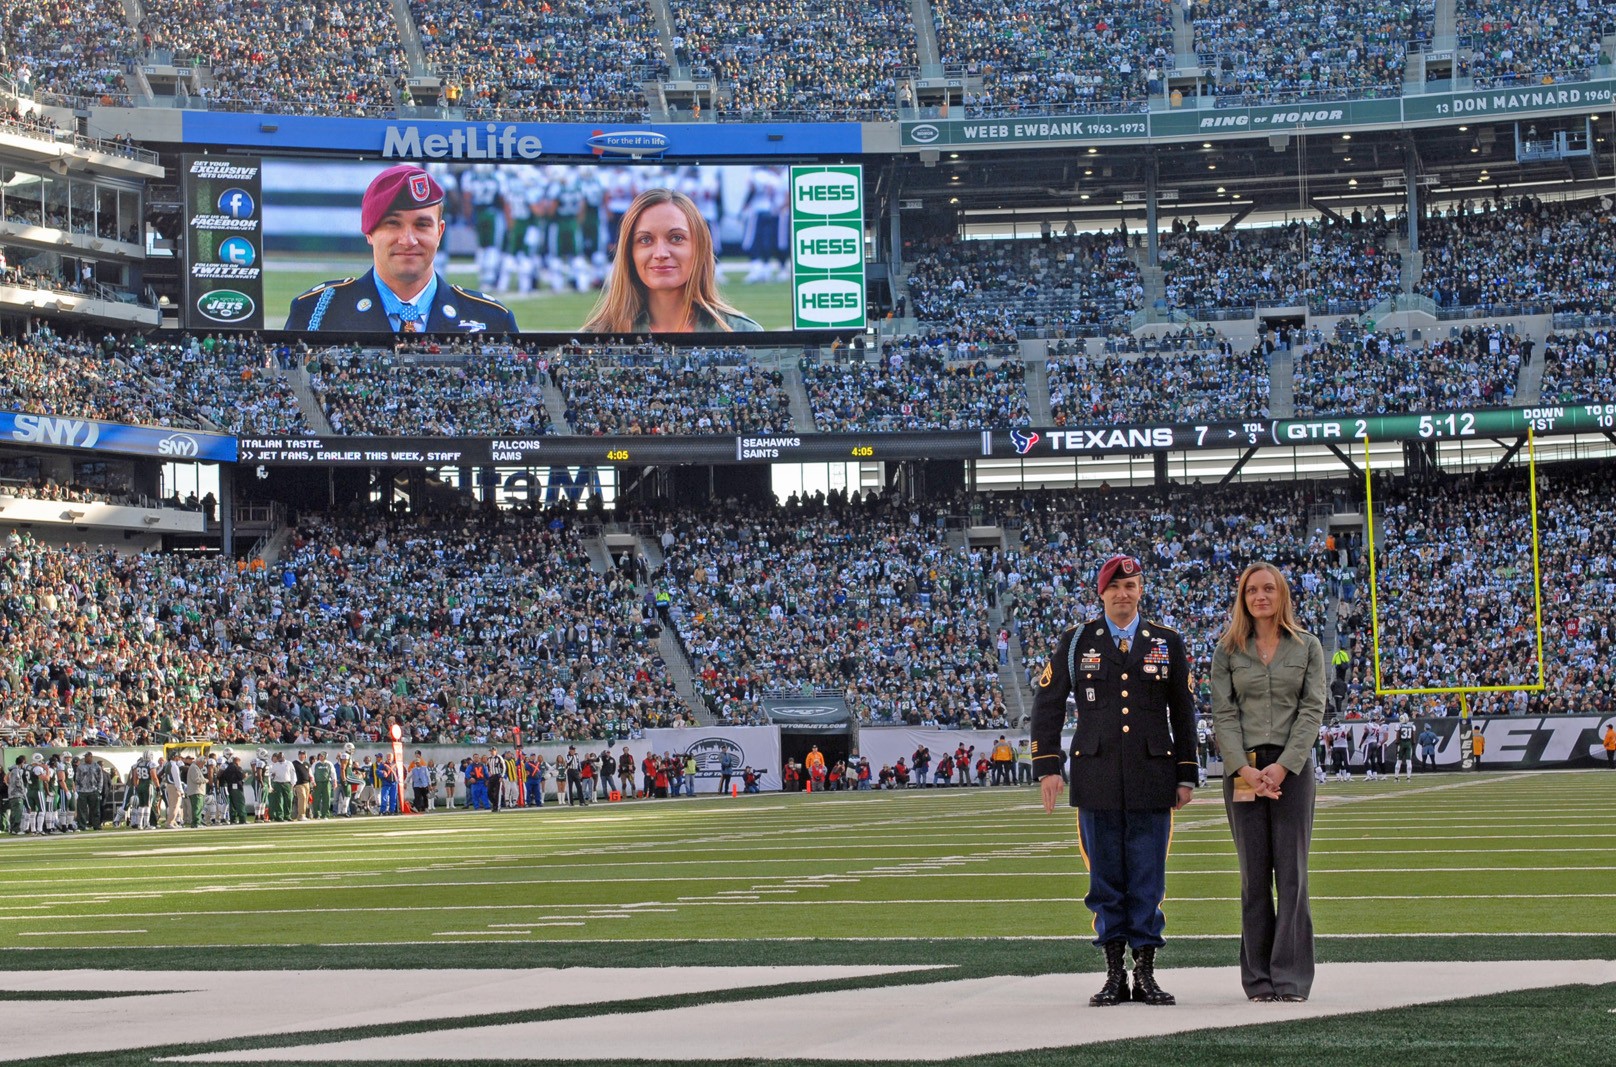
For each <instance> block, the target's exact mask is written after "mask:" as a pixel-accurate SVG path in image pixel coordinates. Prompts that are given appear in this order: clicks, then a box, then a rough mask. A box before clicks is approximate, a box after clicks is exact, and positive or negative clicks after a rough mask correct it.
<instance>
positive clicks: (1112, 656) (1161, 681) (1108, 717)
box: [1032, 617, 1200, 811]
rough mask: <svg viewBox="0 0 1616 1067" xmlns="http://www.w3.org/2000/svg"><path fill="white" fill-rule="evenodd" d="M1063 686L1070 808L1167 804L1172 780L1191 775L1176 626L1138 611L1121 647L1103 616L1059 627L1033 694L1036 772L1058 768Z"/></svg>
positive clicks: (1183, 667)
mask: <svg viewBox="0 0 1616 1067" xmlns="http://www.w3.org/2000/svg"><path fill="white" fill-rule="evenodd" d="M1068 693H1070V694H1071V695H1072V696H1073V697H1075V698H1076V701H1077V727H1076V729H1075V730H1074V731H1073V734H1072V744H1071V751H1070V753H1069V754H1067V757H1066V758H1067V759H1068V769H1069V771H1070V777H1071V802H1072V806H1073V807H1076V808H1090V809H1093V810H1096V811H1151V810H1160V809H1166V808H1171V807H1173V806H1174V804H1176V803H1177V799H1178V797H1177V793H1178V787H1179V786H1180V785H1188V786H1194V785H1195V784H1196V782H1197V781H1198V780H1199V774H1200V769H1199V766H1198V764H1197V763H1196V759H1195V711H1194V703H1193V701H1192V699H1191V697H1190V664H1189V656H1188V654H1187V653H1186V651H1185V648H1184V638H1183V637H1182V636H1181V635H1180V634H1179V633H1178V631H1177V630H1174V629H1172V628H1170V627H1167V626H1163V625H1161V624H1160V623H1156V622H1151V621H1150V620H1148V619H1143V618H1141V619H1140V620H1139V626H1138V629H1137V631H1136V633H1135V636H1134V640H1133V642H1132V644H1131V646H1130V647H1129V649H1128V653H1127V655H1123V653H1122V651H1121V650H1120V649H1118V648H1117V644H1116V642H1115V641H1114V640H1112V638H1111V632H1110V629H1109V628H1108V627H1107V626H1106V623H1105V619H1104V618H1103V617H1102V618H1099V619H1094V620H1091V621H1089V622H1087V623H1084V624H1083V625H1082V626H1074V627H1072V628H1071V629H1069V630H1067V631H1066V632H1065V633H1063V634H1061V636H1060V640H1059V641H1057V642H1056V645H1055V652H1054V654H1053V656H1052V657H1051V658H1050V661H1049V663H1048V665H1047V666H1045V667H1044V673H1043V674H1042V675H1041V676H1040V677H1039V679H1038V686H1037V691H1036V694H1035V697H1034V700H1033V712H1032V758H1033V774H1034V775H1035V776H1036V777H1038V778H1043V777H1045V776H1047V775H1051V774H1059V773H1060V769H1061V765H1060V759H1061V757H1062V751H1061V740H1060V737H1061V727H1062V725H1063V724H1064V723H1065V721H1066V697H1067V694H1068Z"/></svg>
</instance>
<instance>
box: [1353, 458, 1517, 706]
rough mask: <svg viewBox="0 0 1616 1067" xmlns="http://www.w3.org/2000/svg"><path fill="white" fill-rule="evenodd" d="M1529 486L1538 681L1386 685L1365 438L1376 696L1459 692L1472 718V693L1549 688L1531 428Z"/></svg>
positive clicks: (1373, 501)
mask: <svg viewBox="0 0 1616 1067" xmlns="http://www.w3.org/2000/svg"><path fill="white" fill-rule="evenodd" d="M1526 453H1527V485H1528V499H1529V502H1530V507H1531V518H1532V598H1533V604H1532V606H1533V612H1534V618H1535V620H1536V627H1537V682H1536V683H1534V684H1528V685H1464V686H1422V687H1415V688H1390V687H1387V686H1386V685H1384V684H1383V681H1382V677H1381V670H1380V587H1379V582H1378V577H1377V574H1376V567H1375V548H1376V546H1375V496H1374V484H1373V476H1374V471H1373V470H1372V468H1371V467H1370V461H1369V438H1368V437H1367V435H1366V436H1365V437H1364V510H1365V513H1366V515H1367V523H1368V534H1369V537H1368V540H1369V627H1370V636H1371V640H1372V642H1373V649H1374V658H1375V695H1376V696H1436V695H1443V694H1446V695H1455V694H1456V695H1457V696H1458V697H1459V707H1460V716H1461V718H1463V719H1464V720H1465V721H1466V722H1468V721H1469V719H1470V709H1469V702H1468V699H1467V698H1468V696H1469V694H1471V693H1541V692H1543V690H1544V689H1545V688H1547V686H1546V684H1545V681H1544V679H1545V673H1544V667H1543V574H1542V570H1541V566H1540V561H1539V552H1538V526H1537V445H1536V439H1535V435H1534V434H1533V433H1532V430H1531V428H1530V427H1528V429H1527V431H1526Z"/></svg>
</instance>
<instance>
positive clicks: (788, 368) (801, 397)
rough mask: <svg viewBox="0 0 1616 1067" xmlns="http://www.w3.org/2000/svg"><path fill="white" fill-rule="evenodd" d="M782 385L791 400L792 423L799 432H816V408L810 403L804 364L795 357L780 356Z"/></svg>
mask: <svg viewBox="0 0 1616 1067" xmlns="http://www.w3.org/2000/svg"><path fill="white" fill-rule="evenodd" d="M780 379H781V383H780V387H781V388H782V389H784V390H785V391H786V397H787V398H788V399H790V401H791V425H792V427H793V428H795V429H796V431H797V432H798V433H816V432H818V431H817V430H816V429H815V427H814V408H813V405H812V404H810V403H808V386H807V383H805V382H804V381H803V380H802V364H801V363H799V362H798V361H797V360H795V359H788V358H785V356H784V355H782V356H781V358H780Z"/></svg>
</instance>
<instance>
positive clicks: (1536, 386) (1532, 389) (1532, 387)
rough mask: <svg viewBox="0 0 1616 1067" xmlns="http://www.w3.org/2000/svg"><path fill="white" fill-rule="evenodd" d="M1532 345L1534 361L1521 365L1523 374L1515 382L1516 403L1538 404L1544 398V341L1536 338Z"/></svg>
mask: <svg viewBox="0 0 1616 1067" xmlns="http://www.w3.org/2000/svg"><path fill="white" fill-rule="evenodd" d="M1534 340H1537V342H1538V343H1537V344H1535V345H1533V346H1532V362H1530V363H1528V364H1526V365H1525V366H1523V367H1521V376H1520V378H1519V379H1517V380H1516V384H1515V403H1516V404H1517V405H1521V404H1536V403H1537V402H1538V401H1540V400H1542V399H1543V342H1542V341H1541V339H1536V338H1534Z"/></svg>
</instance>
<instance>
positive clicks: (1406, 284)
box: [1402, 249, 1425, 293]
mask: <svg viewBox="0 0 1616 1067" xmlns="http://www.w3.org/2000/svg"><path fill="white" fill-rule="evenodd" d="M1424 273H1425V253H1424V252H1415V251H1410V250H1407V249H1405V250H1404V251H1403V274H1402V282H1403V292H1404V293H1412V292H1413V291H1414V287H1415V286H1416V285H1418V284H1420V275H1421V274H1424Z"/></svg>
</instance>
